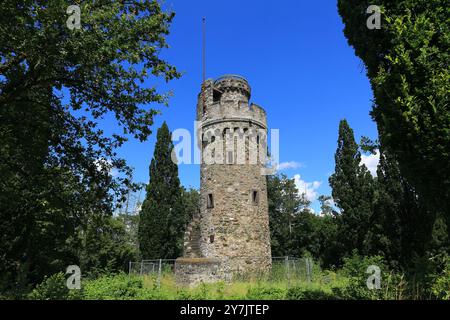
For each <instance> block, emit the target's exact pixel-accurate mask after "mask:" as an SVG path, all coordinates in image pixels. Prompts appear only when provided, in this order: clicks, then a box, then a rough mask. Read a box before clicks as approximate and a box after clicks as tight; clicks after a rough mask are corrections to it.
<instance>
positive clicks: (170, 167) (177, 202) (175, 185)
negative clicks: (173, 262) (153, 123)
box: [139, 122, 187, 259]
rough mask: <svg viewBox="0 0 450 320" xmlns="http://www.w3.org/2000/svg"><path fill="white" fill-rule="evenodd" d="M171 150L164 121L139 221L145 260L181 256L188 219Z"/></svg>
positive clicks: (169, 135)
mask: <svg viewBox="0 0 450 320" xmlns="http://www.w3.org/2000/svg"><path fill="white" fill-rule="evenodd" d="M173 149H174V146H173V142H172V139H171V134H170V131H169V128H168V127H167V124H166V123H165V122H164V123H163V125H162V126H161V128H159V129H158V133H157V140H156V145H155V151H154V154H153V159H152V161H151V163H150V182H149V184H148V185H147V195H146V198H145V200H144V203H143V204H142V210H141V213H140V218H139V245H140V251H141V255H142V258H144V259H160V258H162V259H170V258H176V257H178V256H179V255H180V254H181V253H182V249H183V232H184V227H185V224H186V220H187V219H186V210H185V207H184V205H183V189H182V188H181V186H180V180H179V178H178V165H177V164H176V163H174V162H173V161H172V151H173Z"/></svg>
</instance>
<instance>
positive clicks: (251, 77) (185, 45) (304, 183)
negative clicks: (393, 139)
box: [119, 0, 377, 210]
mask: <svg viewBox="0 0 450 320" xmlns="http://www.w3.org/2000/svg"><path fill="white" fill-rule="evenodd" d="M164 7H165V8H168V9H172V10H174V11H175V12H176V17H175V19H174V22H173V24H172V27H171V34H170V36H169V37H168V42H169V44H170V49H167V50H164V51H163V52H162V56H163V57H164V58H165V59H166V60H167V61H169V62H170V63H171V64H173V65H175V66H176V67H177V68H178V70H179V71H181V72H183V76H182V78H181V79H179V80H174V81H173V82H170V83H169V84H168V85H163V84H162V85H160V89H161V90H172V91H173V93H174V95H173V97H172V98H171V99H170V103H169V107H168V108H166V107H164V106H154V107H156V108H160V109H161V111H162V114H161V115H160V116H157V117H156V118H155V125H154V128H153V129H154V134H152V136H151V137H150V139H149V140H148V141H147V142H145V143H139V142H138V141H130V142H128V143H127V144H126V145H125V146H124V147H122V148H121V149H120V152H119V154H120V155H122V156H123V157H124V158H126V160H127V161H128V163H129V164H130V165H131V166H133V167H134V168H135V179H136V181H142V182H148V178H149V177H148V166H149V163H150V160H151V157H152V154H153V148H154V144H155V139H156V129H157V128H158V127H159V126H160V125H161V123H162V122H163V121H166V122H167V124H168V125H169V128H170V129H171V130H172V131H173V130H174V129H177V128H186V129H188V130H190V131H191V133H192V132H193V121H194V118H195V106H196V97H197V94H198V92H199V90H200V85H201V77H202V70H201V39H202V38H201V27H202V24H201V21H202V17H203V16H205V17H206V19H207V49H206V51H207V77H208V78H216V77H219V76H221V75H223V74H230V73H232V74H240V75H242V76H244V77H246V78H247V79H248V81H249V83H250V85H251V87H252V98H251V101H252V102H254V103H256V104H259V105H261V106H262V107H263V108H265V109H266V111H267V117H268V124H269V128H273V129H279V130H280V162H292V164H293V163H298V164H301V165H298V167H296V168H290V169H285V170H283V172H284V173H285V174H287V175H288V176H289V177H294V176H296V175H297V176H296V178H297V183H298V185H299V186H301V187H302V188H305V187H306V188H307V189H308V193H309V194H310V196H311V198H314V195H315V194H316V195H320V194H330V193H331V190H330V187H329V185H328V176H329V175H330V174H331V173H332V172H333V170H334V153H335V150H336V146H337V144H336V142H337V133H338V124H339V121H340V120H341V119H343V118H346V119H347V120H348V121H349V123H350V126H351V127H352V128H353V129H354V131H355V136H356V140H357V141H359V139H360V137H361V135H365V136H368V137H370V138H373V139H375V138H376V137H377V131H376V126H375V123H374V122H373V121H372V120H371V118H370V116H369V111H370V109H371V99H372V92H371V89H370V85H369V81H368V79H367V77H366V75H365V72H364V70H363V66H362V63H361V62H360V60H359V59H358V58H356V57H355V55H354V51H353V48H351V47H349V45H348V44H347V40H346V39H345V37H344V35H343V31H342V30H343V24H342V21H341V18H340V17H339V15H338V13H337V4H336V1H332V0H315V1H298V0H280V1H276V2H273V1H263V0H251V1H250V0H246V1H242V0H240V1H237V0H227V1H195V0H190V1H186V0H167V1H166V2H165V3H164ZM158 83H159V82H158ZM154 84H155V81H154V80H152V79H150V80H149V82H148V85H149V86H153V85H154ZM369 160H370V159H369ZM291 166H293V167H295V165H291ZM179 172H180V179H181V182H182V184H183V185H184V186H187V187H188V186H193V187H196V188H198V187H199V179H200V175H199V166H198V165H180V167H179ZM298 175H299V176H300V177H299V176H298ZM311 192H312V193H311ZM313 208H314V209H315V210H317V209H318V206H317V202H316V203H314V205H313Z"/></svg>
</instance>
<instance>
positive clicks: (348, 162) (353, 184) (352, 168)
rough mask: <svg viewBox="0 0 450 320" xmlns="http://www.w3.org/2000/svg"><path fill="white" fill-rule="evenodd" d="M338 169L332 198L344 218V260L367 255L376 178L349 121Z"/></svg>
mask: <svg viewBox="0 0 450 320" xmlns="http://www.w3.org/2000/svg"><path fill="white" fill-rule="evenodd" d="M335 161H336V168H335V172H334V174H333V175H332V176H331V177H330V185H331V187H332V190H333V191H332V195H333V199H334V201H335V203H336V205H337V206H338V207H339V209H340V211H341V214H340V215H339V216H338V224H339V230H338V244H339V246H340V251H341V255H342V256H347V255H348V254H350V253H351V252H352V251H353V250H355V249H356V250H357V251H358V252H359V253H361V254H364V253H365V251H366V248H367V243H366V235H367V230H368V227H369V222H370V217H371V214H372V199H373V178H372V176H371V175H370V172H369V171H368V170H367V168H366V167H365V166H364V165H362V166H361V165H360V162H361V154H360V152H359V147H358V144H357V143H356V142H355V137H354V135H353V130H352V129H351V128H350V126H349V125H348V123H347V121H346V120H342V121H341V122H340V124H339V138H338V148H337V150H336V154H335Z"/></svg>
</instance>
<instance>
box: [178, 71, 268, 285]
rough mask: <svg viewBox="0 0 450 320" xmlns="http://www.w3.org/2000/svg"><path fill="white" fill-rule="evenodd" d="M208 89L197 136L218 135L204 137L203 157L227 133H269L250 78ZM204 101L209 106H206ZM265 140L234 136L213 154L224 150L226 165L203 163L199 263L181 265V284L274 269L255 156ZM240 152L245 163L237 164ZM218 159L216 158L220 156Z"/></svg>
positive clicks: (200, 107)
mask: <svg viewBox="0 0 450 320" xmlns="http://www.w3.org/2000/svg"><path fill="white" fill-rule="evenodd" d="M204 90H205V91H204V92H205V96H204V97H203V95H202V94H199V96H198V104H197V120H198V121H200V123H201V128H202V130H201V131H200V132H199V133H198V138H199V140H200V141H201V140H202V136H203V135H204V134H205V133H206V132H209V133H214V136H215V137H214V138H212V139H211V137H210V136H208V137H207V138H206V139H204V140H207V141H204V142H203V143H201V147H202V149H201V150H202V158H203V157H204V156H205V154H206V152H205V150H206V149H205V148H208V147H209V148H210V147H211V144H212V143H214V142H215V143H216V144H217V142H218V140H220V139H222V138H224V137H223V134H224V133H230V134H233V133H234V132H236V131H239V130H244V129H245V130H247V133H252V132H251V131H252V129H258V130H260V131H259V133H261V132H262V133H264V135H267V124H266V113H265V111H264V109H262V108H261V107H259V106H257V105H254V104H251V105H249V98H250V86H249V85H248V83H247V82H246V81H245V80H241V79H236V78H225V79H222V80H220V81H219V82H217V81H216V82H213V81H211V80H208V81H207V82H206V84H205V86H204ZM219 93H220V94H219ZM214 94H215V96H214ZM218 97H219V99H218ZM203 101H205V102H206V108H203ZM241 132H242V131H241ZM204 138H205V137H204ZM225 139H226V137H225ZM263 139H265V138H263V137H261V136H260V138H259V139H258V140H257V138H256V136H253V137H252V138H251V140H250V138H247V140H246V142H245V143H242V141H240V142H241V143H237V140H235V138H233V139H228V140H223V141H226V142H224V143H223V145H222V148H217V150H216V149H214V148H213V149H214V151H213V152H212V153H213V154H214V153H217V152H221V153H222V162H220V163H219V164H205V163H204V162H203V161H202V164H201V166H200V168H201V169H200V170H201V183H200V185H201V186H200V193H201V194H200V196H201V213H200V229H201V232H200V234H201V239H200V252H201V257H198V259H199V260H198V261H200V263H199V264H196V263H195V261H196V260H195V259H193V260H192V259H191V260H189V261H191V262H189V261H188V260H185V261H184V263H179V264H178V267H176V273H178V275H177V279H178V280H177V282H180V283H183V282H184V283H185V282H189V281H191V282H196V283H197V282H199V281H201V279H204V280H205V282H208V281H210V280H211V279H219V278H220V279H222V280H229V279H230V277H231V276H232V274H233V273H235V272H239V273H246V272H258V273H259V272H266V271H268V270H269V269H270V267H271V250H270V231H269V216H268V204H267V185H266V176H265V175H262V174H261V169H262V168H263V164H262V163H260V162H256V161H257V160H258V158H257V159H254V158H252V156H251V155H258V153H259V152H263V153H264V152H265V148H266V147H265V145H264V144H263V143H262V142H263ZM223 141H222V140H221V142H220V143H222V142H223ZM208 145H209V146H208ZM230 150H232V151H233V164H227V163H226V162H224V161H228V159H227V158H228V152H227V151H230ZM238 154H240V155H241V158H240V160H241V162H240V163H243V164H236V162H237V160H238ZM242 155H244V156H242ZM214 156H215V157H214V158H216V159H217V154H214ZM242 157H243V159H244V162H242ZM257 157H258V156H257ZM219 159H220V157H219ZM251 161H253V162H251ZM254 192H257V201H254V200H255V199H254V197H253V193H254ZM209 195H212V199H213V206H208V197H209ZM204 258H207V259H213V260H212V261H218V264H216V263H206V264H203V263H201V262H202V261H203V260H202V259H204ZM189 279H190V280H189Z"/></svg>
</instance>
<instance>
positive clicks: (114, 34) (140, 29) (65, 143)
mask: <svg viewBox="0 0 450 320" xmlns="http://www.w3.org/2000/svg"><path fill="white" fill-rule="evenodd" d="M68 5H69V4H68V3H67V1H63V0H55V1H40V0H25V1H12V0H6V1H3V2H2V5H1V8H0V21H1V22H0V141H1V143H0V173H1V177H0V219H1V221H2V223H1V225H0V255H1V261H2V263H1V264H0V274H1V275H2V279H3V281H2V283H0V289H1V288H8V287H17V286H26V285H27V284H29V283H36V282H39V281H40V280H41V279H42V277H43V276H44V275H45V274H51V273H54V272H57V271H61V270H64V269H65V267H66V266H67V265H69V264H74V263H77V262H78V261H79V257H78V256H77V252H80V250H81V249H80V248H81V247H80V246H82V243H81V241H80V240H79V237H78V234H79V233H80V232H81V231H83V230H84V231H86V230H87V226H88V224H90V223H91V222H92V221H93V220H95V219H97V218H98V219H99V217H102V216H108V215H110V214H111V212H112V203H113V199H114V198H115V197H119V198H120V197H123V195H124V193H126V192H127V191H128V189H129V188H130V187H133V184H132V183H131V168H130V167H128V166H127V165H126V163H125V161H124V160H123V159H121V158H120V157H118V156H117V154H116V151H115V150H116V148H117V147H119V146H121V145H122V144H123V143H124V142H125V141H126V140H127V138H128V137H135V138H137V139H139V140H145V139H146V138H147V137H148V135H149V134H150V133H151V129H150V126H151V125H152V123H153V116H154V115H155V114H156V113H157V110H155V109H153V108H150V106H149V104H150V103H153V102H155V103H166V102H167V97H168V95H167V94H163V93H159V92H158V91H157V90H156V87H155V86H151V85H149V84H148V83H145V84H144V82H146V81H147V80H148V79H150V78H151V76H156V77H162V78H163V79H164V80H166V81H169V80H171V79H173V78H176V77H178V76H179V74H178V72H177V71H176V70H175V68H174V67H172V66H171V65H169V64H168V63H167V62H165V61H164V60H162V59H160V58H159V54H160V51H161V49H164V48H166V47H167V46H168V45H167V43H166V41H165V37H166V35H167V34H168V30H169V26H170V23H171V21H172V19H173V16H174V14H173V13H171V12H169V13H166V12H163V11H162V9H161V7H160V5H159V4H158V3H157V1H149V0H147V1H106V0H104V1H83V2H81V3H80V4H79V6H80V9H81V28H80V29H73V30H70V29H69V28H68V27H67V25H66V20H67V19H68V15H67V14H66V10H67V7H68ZM105 117H110V118H112V119H115V120H116V122H117V124H118V127H119V128H120V130H119V132H115V133H113V134H111V135H106V134H105V133H104V132H103V130H102V129H101V125H100V124H101V122H102V119H104V118H105ZM112 168H115V169H116V170H117V172H118V173H119V174H118V175H117V176H114V177H113V176H112V175H111V174H110V170H111V169H112Z"/></svg>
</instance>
